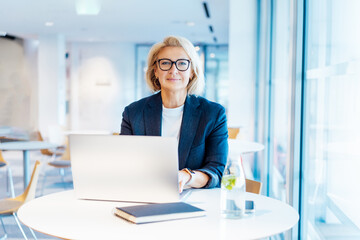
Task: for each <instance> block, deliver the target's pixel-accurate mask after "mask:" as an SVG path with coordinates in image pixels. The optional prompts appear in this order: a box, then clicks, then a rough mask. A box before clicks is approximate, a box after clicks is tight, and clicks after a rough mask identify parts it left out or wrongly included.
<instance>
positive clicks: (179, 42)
mask: <svg viewBox="0 0 360 240" xmlns="http://www.w3.org/2000/svg"><path fill="white" fill-rule="evenodd" d="M165 47H181V48H183V49H184V51H185V52H186V54H187V55H188V56H189V58H190V61H191V64H190V65H191V71H192V77H191V78H190V79H189V83H188V86H187V92H188V94H194V95H200V94H202V92H203V90H204V87H205V80H204V73H203V70H202V68H201V62H200V58H199V55H198V54H197V52H196V50H195V47H194V45H193V44H192V43H191V42H190V41H189V40H187V39H186V38H183V37H175V36H168V37H166V38H165V39H164V40H163V42H160V43H156V44H154V45H153V46H152V48H151V49H150V52H149V55H148V67H147V70H146V83H147V85H148V86H149V88H150V89H151V90H152V91H153V92H157V91H160V90H161V86H160V82H159V79H157V78H156V76H155V71H154V70H155V68H156V60H157V57H158V55H159V52H160V51H161V50H162V49H163V48H165Z"/></svg>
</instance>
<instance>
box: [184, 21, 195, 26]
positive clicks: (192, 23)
mask: <svg viewBox="0 0 360 240" xmlns="http://www.w3.org/2000/svg"><path fill="white" fill-rule="evenodd" d="M186 25H188V26H189V27H193V26H195V23H194V22H186Z"/></svg>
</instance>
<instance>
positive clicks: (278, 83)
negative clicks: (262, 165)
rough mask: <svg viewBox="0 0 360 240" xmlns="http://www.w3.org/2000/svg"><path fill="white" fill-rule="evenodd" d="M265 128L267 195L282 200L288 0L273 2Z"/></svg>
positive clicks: (288, 83) (288, 85)
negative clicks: (268, 114)
mask: <svg viewBox="0 0 360 240" xmlns="http://www.w3.org/2000/svg"><path fill="white" fill-rule="evenodd" d="M272 16H273V17H272V46H271V47H272V56H271V75H270V76H271V85H270V91H271V98H270V127H269V130H270V132H269V136H270V138H269V139H270V141H269V148H270V149H271V150H270V151H269V161H270V163H269V176H270V177H269V183H268V184H269V195H270V196H271V197H274V198H277V199H279V200H282V201H284V202H286V201H287V199H286V175H287V173H286V164H287V158H288V154H289V140H290V138H289V136H290V123H291V121H290V110H291V109H290V108H291V91H290V89H291V74H290V69H291V64H292V62H291V58H290V41H291V40H292V39H291V32H290V27H291V26H290V3H289V1H273V14H272Z"/></svg>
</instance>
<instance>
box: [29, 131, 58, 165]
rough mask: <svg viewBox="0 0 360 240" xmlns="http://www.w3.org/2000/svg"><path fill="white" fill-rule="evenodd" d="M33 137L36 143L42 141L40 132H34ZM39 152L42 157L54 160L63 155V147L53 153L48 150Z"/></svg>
mask: <svg viewBox="0 0 360 240" xmlns="http://www.w3.org/2000/svg"><path fill="white" fill-rule="evenodd" d="M35 137H36V140H37V141H41V142H42V141H44V138H43V137H42V135H41V133H40V131H36V132H35ZM40 152H41V154H42V155H44V156H48V157H51V158H52V160H55V158H56V157H60V156H61V155H62V154H63V152H64V146H61V147H58V148H57V149H56V151H55V152H54V151H52V150H50V149H41V150H40Z"/></svg>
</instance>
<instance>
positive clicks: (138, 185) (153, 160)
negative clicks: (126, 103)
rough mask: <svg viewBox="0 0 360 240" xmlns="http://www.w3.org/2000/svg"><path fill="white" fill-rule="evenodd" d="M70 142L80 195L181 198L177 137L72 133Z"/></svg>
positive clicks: (120, 198) (155, 199) (156, 199)
mask: <svg viewBox="0 0 360 240" xmlns="http://www.w3.org/2000/svg"><path fill="white" fill-rule="evenodd" d="M69 144H70V157H71V166H72V174H73V182H74V190H75V194H76V196H77V198H80V199H95V200H109V201H130V202H151V203H160V202H176V201H179V200H180V195H179V190H178V143H177V140H176V138H167V137H152V136H122V135H120V136H119V135H89V134H72V135H70V136H69Z"/></svg>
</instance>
